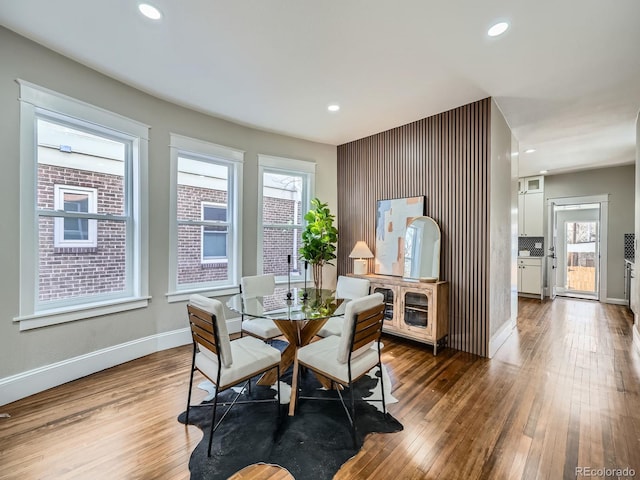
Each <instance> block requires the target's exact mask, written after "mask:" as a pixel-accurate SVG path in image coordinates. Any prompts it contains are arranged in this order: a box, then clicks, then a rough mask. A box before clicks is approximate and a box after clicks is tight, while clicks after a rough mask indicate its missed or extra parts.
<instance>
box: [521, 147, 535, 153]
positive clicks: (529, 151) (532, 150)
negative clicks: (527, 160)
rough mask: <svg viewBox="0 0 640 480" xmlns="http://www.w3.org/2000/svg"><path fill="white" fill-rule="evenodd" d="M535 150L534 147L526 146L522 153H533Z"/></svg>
mask: <svg viewBox="0 0 640 480" xmlns="http://www.w3.org/2000/svg"><path fill="white" fill-rule="evenodd" d="M535 151H536V149H535V148H528V149H527V150H525V151H524V153H533V152H535Z"/></svg>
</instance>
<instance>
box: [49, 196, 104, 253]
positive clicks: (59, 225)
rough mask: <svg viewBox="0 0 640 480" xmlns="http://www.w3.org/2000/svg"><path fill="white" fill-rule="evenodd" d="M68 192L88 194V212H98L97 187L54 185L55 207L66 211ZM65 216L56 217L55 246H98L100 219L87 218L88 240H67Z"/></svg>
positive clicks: (54, 228) (54, 229)
mask: <svg viewBox="0 0 640 480" xmlns="http://www.w3.org/2000/svg"><path fill="white" fill-rule="evenodd" d="M66 193H81V194H86V195H87V200H88V203H89V205H88V212H86V213H98V190H97V189H96V188H89V187H77V186H75V185H54V187H53V201H54V205H53V208H54V209H55V210H59V211H62V212H64V211H65V210H64V195H65V194H66ZM65 218H69V217H67V216H64V215H61V216H59V217H55V218H54V223H53V246H54V247H55V248H77V247H80V248H82V247H97V246H98V221H97V220H94V219H87V225H88V235H87V237H88V238H87V240H66V239H65V238H64V233H65V227H64V223H65Z"/></svg>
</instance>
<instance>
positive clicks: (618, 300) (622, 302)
mask: <svg viewBox="0 0 640 480" xmlns="http://www.w3.org/2000/svg"><path fill="white" fill-rule="evenodd" d="M604 303H611V304H613V305H629V301H628V300H625V299H624V298H607V299H606V300H605V301H604Z"/></svg>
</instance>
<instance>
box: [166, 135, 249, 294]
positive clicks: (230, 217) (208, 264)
mask: <svg viewBox="0 0 640 480" xmlns="http://www.w3.org/2000/svg"><path fill="white" fill-rule="evenodd" d="M170 150H171V175H172V179H171V219H170V221H171V232H172V233H171V241H170V244H171V245H170V248H171V250H170V255H169V256H170V271H169V294H168V297H169V301H180V300H184V299H186V298H188V295H189V294H191V293H194V292H199V293H204V294H219V295H223V294H226V293H230V292H233V291H236V289H237V286H238V284H239V283H240V272H241V262H240V259H241V254H240V238H241V237H240V222H239V218H240V206H241V205H240V201H239V199H240V198H241V191H240V190H241V185H242V161H243V158H244V152H242V151H239V150H235V149H232V148H229V147H224V146H222V145H216V144H213V143H209V142H204V141H201V140H197V139H193V138H188V137H184V136H182V135H176V134H171V147H170Z"/></svg>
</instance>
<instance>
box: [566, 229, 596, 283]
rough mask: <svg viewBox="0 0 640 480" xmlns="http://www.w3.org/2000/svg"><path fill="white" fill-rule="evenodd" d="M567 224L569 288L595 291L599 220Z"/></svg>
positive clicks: (567, 274) (567, 275) (567, 277)
mask: <svg viewBox="0 0 640 480" xmlns="http://www.w3.org/2000/svg"><path fill="white" fill-rule="evenodd" d="M565 225H566V228H565V235H566V237H565V238H566V242H567V256H566V279H567V289H568V290H573V291H578V292H588V293H595V292H596V263H597V251H596V241H597V238H598V232H597V228H598V225H597V222H567V223H566V224H565Z"/></svg>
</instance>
